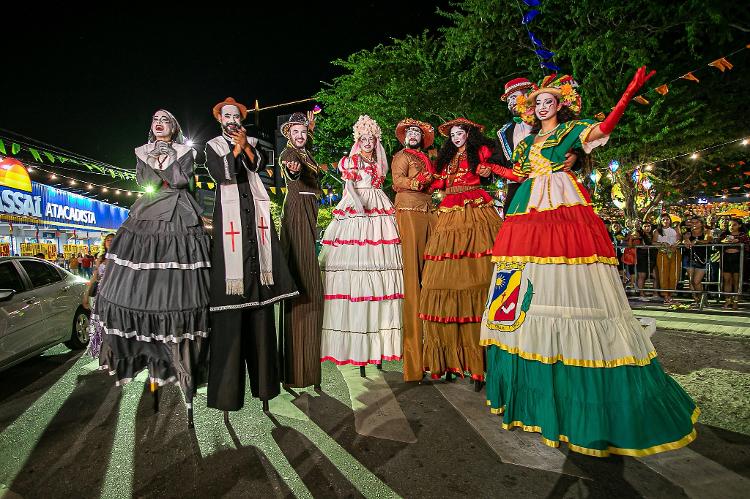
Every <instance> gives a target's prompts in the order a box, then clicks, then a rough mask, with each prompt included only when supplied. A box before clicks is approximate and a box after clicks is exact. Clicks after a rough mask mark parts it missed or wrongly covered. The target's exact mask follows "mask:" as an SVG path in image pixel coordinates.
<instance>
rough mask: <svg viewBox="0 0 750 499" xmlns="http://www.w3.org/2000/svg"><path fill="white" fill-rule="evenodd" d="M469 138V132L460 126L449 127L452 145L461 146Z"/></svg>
mask: <svg viewBox="0 0 750 499" xmlns="http://www.w3.org/2000/svg"><path fill="white" fill-rule="evenodd" d="M468 138H469V134H468V133H466V130H464V129H463V128H461V127H460V126H454V127H451V142H453V145H454V146H456V147H458V148H461V147H463V145H464V144H466V139H468Z"/></svg>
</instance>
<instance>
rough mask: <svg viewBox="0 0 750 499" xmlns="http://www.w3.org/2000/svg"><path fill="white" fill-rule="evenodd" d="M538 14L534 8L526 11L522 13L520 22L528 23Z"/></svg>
mask: <svg viewBox="0 0 750 499" xmlns="http://www.w3.org/2000/svg"><path fill="white" fill-rule="evenodd" d="M538 15H539V11H538V10H536V9H534V10H530V11H528V12H527V13H525V14H524V15H523V19H522V20H521V24H529V23H530V22H531V21H533V20H534V18H535V17H536V16H538Z"/></svg>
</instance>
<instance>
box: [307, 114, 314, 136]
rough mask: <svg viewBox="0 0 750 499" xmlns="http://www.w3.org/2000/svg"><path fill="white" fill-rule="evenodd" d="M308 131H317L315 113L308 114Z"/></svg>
mask: <svg viewBox="0 0 750 499" xmlns="http://www.w3.org/2000/svg"><path fill="white" fill-rule="evenodd" d="M307 129H308V130H309V131H311V132H312V131H313V130H315V113H314V112H312V111H308V112H307Z"/></svg>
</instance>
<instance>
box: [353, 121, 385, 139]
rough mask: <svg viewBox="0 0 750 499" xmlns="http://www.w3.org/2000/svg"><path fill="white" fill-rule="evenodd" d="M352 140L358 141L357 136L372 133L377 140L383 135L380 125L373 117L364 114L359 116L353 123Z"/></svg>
mask: <svg viewBox="0 0 750 499" xmlns="http://www.w3.org/2000/svg"><path fill="white" fill-rule="evenodd" d="M353 129H354V142H355V143H356V142H359V138H360V137H361V136H363V135H372V136H373V137H375V138H376V139H378V142H380V138H381V137H382V136H383V132H382V131H381V130H380V125H378V122H377V121H375V120H374V119H372V118H370V117H369V116H367V115H366V114H363V115H361V116H360V117H359V119H358V120H357V122H356V123H355V124H354V127H353Z"/></svg>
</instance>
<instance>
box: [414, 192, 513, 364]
mask: <svg viewBox="0 0 750 499" xmlns="http://www.w3.org/2000/svg"><path fill="white" fill-rule="evenodd" d="M501 224H502V220H501V219H500V216H499V215H498V213H497V211H496V210H495V208H494V207H493V206H492V205H491V204H483V205H480V206H475V205H474V204H471V203H467V204H466V205H465V206H463V207H455V208H451V209H449V210H446V211H441V212H439V214H438V220H437V224H436V226H435V228H434V230H433V232H432V234H431V235H430V239H429V241H428V242H427V248H426V250H425V260H426V261H425V267H424V275H423V278H422V295H421V297H420V298H421V299H420V306H419V317H420V318H421V319H423V320H424V321H425V322H424V337H425V338H424V350H423V362H424V367H425V369H426V370H428V371H430V373H431V375H432V377H433V378H434V379H437V378H439V377H441V376H442V375H443V374H444V373H445V372H452V373H456V374H458V375H460V376H463V375H464V373H465V372H469V373H471V377H472V378H473V379H484V348H483V347H481V346H480V345H479V333H480V326H481V320H482V314H483V312H484V307H485V304H486V301H487V292H488V290H489V285H490V280H491V279H492V267H493V265H492V261H491V258H492V246H493V244H494V242H495V236H496V235H497V232H498V231H499V230H500V225H501Z"/></svg>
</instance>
